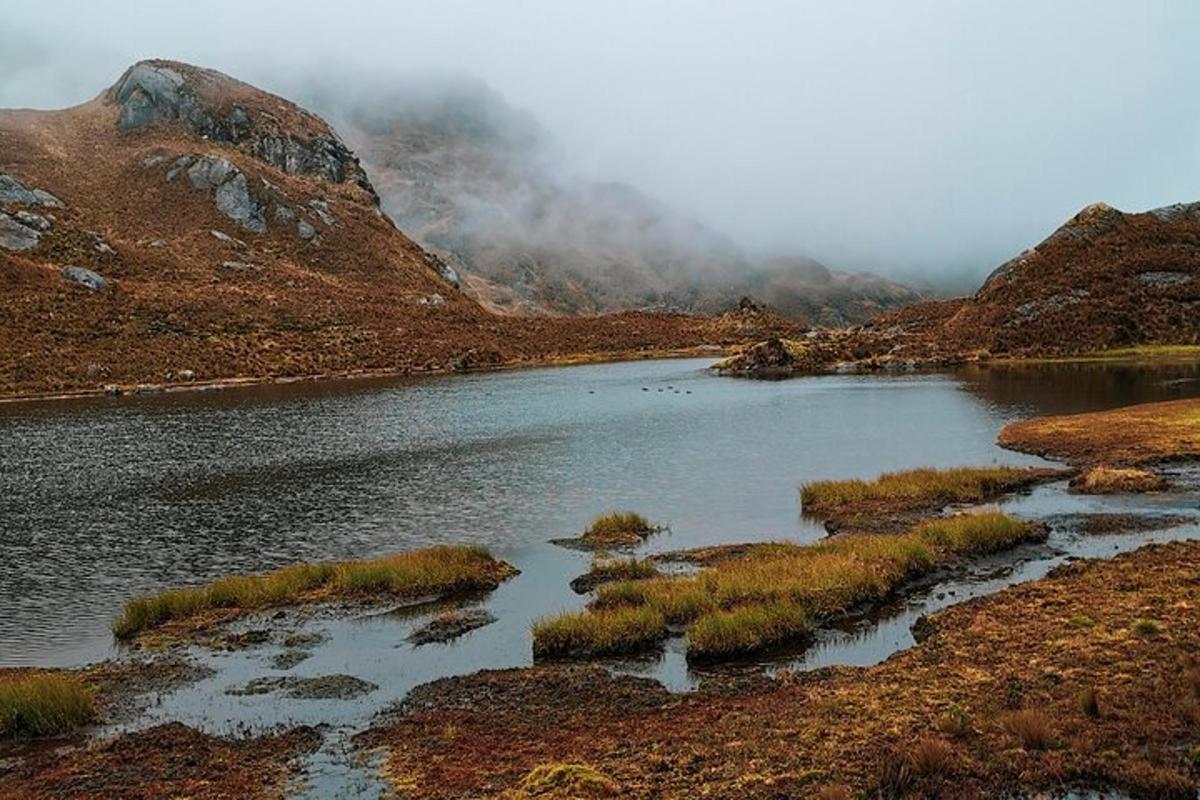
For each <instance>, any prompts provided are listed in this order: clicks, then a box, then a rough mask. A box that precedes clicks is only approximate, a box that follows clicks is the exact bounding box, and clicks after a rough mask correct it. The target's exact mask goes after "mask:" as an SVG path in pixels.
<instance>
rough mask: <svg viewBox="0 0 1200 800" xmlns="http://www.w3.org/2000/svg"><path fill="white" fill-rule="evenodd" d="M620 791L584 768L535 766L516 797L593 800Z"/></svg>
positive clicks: (551, 765)
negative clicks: (591, 799)
mask: <svg viewBox="0 0 1200 800" xmlns="http://www.w3.org/2000/svg"><path fill="white" fill-rule="evenodd" d="M620 791H621V787H620V786H619V785H618V784H617V782H616V781H614V780H613V779H612V778H609V777H608V776H607V775H605V774H603V773H601V772H599V771H597V770H595V769H593V768H592V767H589V766H587V765H586V764H539V765H538V766H536V767H534V768H533V769H532V770H530V771H529V774H528V775H526V776H525V779H524V780H522V781H521V785H520V786H519V787H518V789H517V795H516V796H517V797H518V798H535V797H574V798H593V797H611V796H614V795H617V794H619V793H620Z"/></svg>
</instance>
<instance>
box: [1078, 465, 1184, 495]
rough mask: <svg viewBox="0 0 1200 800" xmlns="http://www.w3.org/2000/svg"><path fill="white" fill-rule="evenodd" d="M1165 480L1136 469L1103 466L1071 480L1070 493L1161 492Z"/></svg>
mask: <svg viewBox="0 0 1200 800" xmlns="http://www.w3.org/2000/svg"><path fill="white" fill-rule="evenodd" d="M1167 486H1168V484H1167V481H1166V479H1165V478H1162V477H1160V476H1158V475H1155V474H1154V473H1153V472H1147V471H1146V470H1144V469H1138V468H1136V467H1108V466H1104V465H1103V464H1101V465H1099V466H1095V467H1091V468H1090V469H1087V470H1085V471H1084V472H1082V473H1080V474H1079V475H1077V476H1076V477H1074V478H1072V479H1071V491H1073V492H1078V493H1080V494H1140V493H1143V492H1161V491H1163V490H1165V489H1166V488H1167Z"/></svg>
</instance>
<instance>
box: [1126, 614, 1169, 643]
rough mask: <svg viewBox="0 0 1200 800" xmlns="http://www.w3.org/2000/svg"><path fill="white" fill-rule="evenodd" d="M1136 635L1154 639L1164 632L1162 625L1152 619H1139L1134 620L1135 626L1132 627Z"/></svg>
mask: <svg viewBox="0 0 1200 800" xmlns="http://www.w3.org/2000/svg"><path fill="white" fill-rule="evenodd" d="M1130 630H1132V631H1133V633H1134V635H1135V636H1141V637H1142V638H1143V639H1153V638H1154V637H1156V636H1158V635H1159V634H1161V633H1162V626H1161V625H1159V624H1158V623H1157V622H1155V621H1154V620H1152V619H1138V620H1134V621H1133V627H1132V628H1130Z"/></svg>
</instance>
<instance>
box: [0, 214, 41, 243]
mask: <svg viewBox="0 0 1200 800" xmlns="http://www.w3.org/2000/svg"><path fill="white" fill-rule="evenodd" d="M39 239H41V233H40V232H39V231H38V230H37V229H35V228H30V227H28V226H27V225H22V224H21V223H20V222H18V221H17V220H15V219H13V218H12V217H10V216H9V215H8V214H0V247H2V248H4V249H5V250H29V249H30V248H33V247H36V246H37V243H38V240H39Z"/></svg>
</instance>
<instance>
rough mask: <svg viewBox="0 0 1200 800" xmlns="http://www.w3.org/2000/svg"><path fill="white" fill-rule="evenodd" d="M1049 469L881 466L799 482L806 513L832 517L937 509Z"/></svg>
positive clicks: (975, 499)
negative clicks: (872, 473) (870, 472)
mask: <svg viewBox="0 0 1200 800" xmlns="http://www.w3.org/2000/svg"><path fill="white" fill-rule="evenodd" d="M1051 472H1052V471H1050V470H1040V469H1031V468H1027V467H956V468H953V469H932V468H922V469H911V470H906V471H904V472H885V473H884V474H882V475H880V476H879V477H878V478H876V479H874V480H870V481H865V480H842V481H818V482H816V483H808V484H805V485H804V486H802V487H801V488H800V499H801V502H802V503H803V506H804V512H805V513H806V514H812V515H814V516H818V517H827V518H836V517H843V516H846V515H855V514H865V513H889V512H891V513H895V512H898V511H910V510H919V509H937V508H941V507H943V506H947V505H950V504H952V503H979V502H983V501H985V500H990V499H993V498H996V497H999V496H1000V495H1002V494H1004V493H1006V492H1010V491H1014V490H1016V489H1019V488H1022V487H1024V486H1027V485H1029V484H1030V483H1033V482H1035V481H1038V480H1041V479H1043V478H1045V477H1047V476H1048V475H1049V474H1051Z"/></svg>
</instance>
